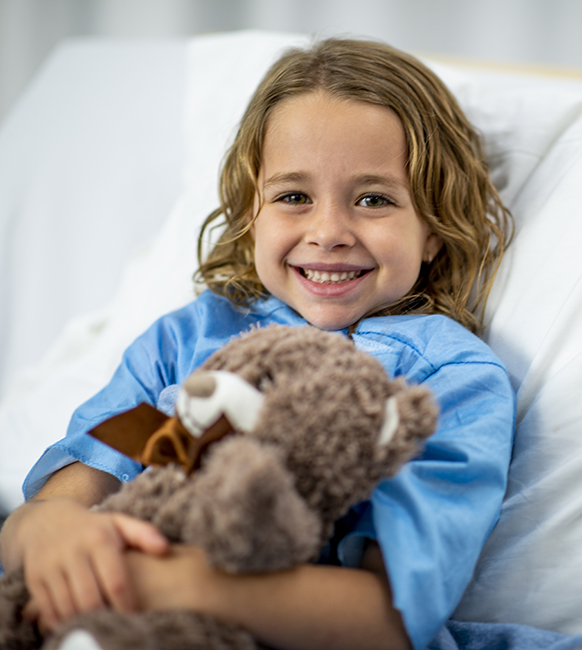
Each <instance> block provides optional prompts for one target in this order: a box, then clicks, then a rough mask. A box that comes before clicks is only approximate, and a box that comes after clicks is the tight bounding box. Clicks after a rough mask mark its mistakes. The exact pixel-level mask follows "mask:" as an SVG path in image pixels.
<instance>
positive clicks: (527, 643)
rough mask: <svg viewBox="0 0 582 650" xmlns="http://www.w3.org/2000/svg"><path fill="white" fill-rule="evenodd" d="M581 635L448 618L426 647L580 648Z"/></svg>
mask: <svg viewBox="0 0 582 650" xmlns="http://www.w3.org/2000/svg"><path fill="white" fill-rule="evenodd" d="M580 648H582V635H578V636H568V635H566V634H560V633H558V632H551V631H549V630H540V629H538V628H535V627H529V626H527V625H510V624H500V623H461V622H458V621H449V622H448V623H447V624H446V625H445V626H444V627H443V628H442V629H441V630H440V632H439V633H438V634H437V636H436V637H435V638H434V639H433V640H432V641H431V643H429V645H428V647H427V650H579V649H580Z"/></svg>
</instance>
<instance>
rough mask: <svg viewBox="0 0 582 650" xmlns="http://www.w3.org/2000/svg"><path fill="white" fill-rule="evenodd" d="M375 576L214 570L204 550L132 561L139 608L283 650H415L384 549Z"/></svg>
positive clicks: (317, 570)
mask: <svg viewBox="0 0 582 650" xmlns="http://www.w3.org/2000/svg"><path fill="white" fill-rule="evenodd" d="M364 566H366V567H367V568H368V569H369V570H363V569H346V568H341V567H332V566H320V565H302V566H299V567H297V568H295V569H292V570H289V571H282V572H278V573H272V574H262V575H238V576H233V575H227V574H225V573H222V572H219V571H216V570H214V569H212V568H211V567H210V566H209V565H208V563H207V561H206V557H205V555H204V553H203V551H201V550H200V549H198V548H195V547H187V546H176V547H174V549H173V553H172V554H171V555H170V556H168V557H165V558H153V557H151V556H150V557H148V556H145V555H143V554H140V553H129V557H128V568H129V572H130V575H131V579H132V581H133V584H134V587H135V591H136V597H137V601H138V606H139V607H140V608H143V609H168V608H176V607H177V608H189V609H192V610H194V611H197V612H201V613H207V614H212V615H214V616H216V617H218V618H222V619H225V620H228V621H231V622H234V623H237V624H239V625H241V626H242V627H243V628H245V629H246V630H248V631H249V632H250V633H251V634H252V635H253V636H255V637H256V638H258V639H260V640H261V641H262V642H263V643H266V644H268V645H270V646H273V647H276V648H280V649H281V650H316V649H324V648H325V650H344V649H345V650H353V649H354V648H366V649H370V650H373V649H375V648H378V649H392V650H409V648H410V647H411V646H410V643H409V640H408V637H407V634H406V631H405V629H404V625H403V623H402V619H401V616H400V614H399V612H397V611H396V610H395V609H394V608H393V607H392V604H391V594H390V587H389V584H388V581H387V579H386V574H385V572H384V566H383V562H382V559H381V555H380V552H379V550H378V547H377V546H376V545H375V544H374V545H372V546H371V547H370V549H369V551H368V552H367V554H366V557H365V560H364Z"/></svg>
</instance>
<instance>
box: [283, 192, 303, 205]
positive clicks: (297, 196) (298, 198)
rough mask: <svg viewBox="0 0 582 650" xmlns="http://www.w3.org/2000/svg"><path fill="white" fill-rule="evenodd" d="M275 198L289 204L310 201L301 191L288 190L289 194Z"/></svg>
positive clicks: (301, 203)
mask: <svg viewBox="0 0 582 650" xmlns="http://www.w3.org/2000/svg"><path fill="white" fill-rule="evenodd" d="M277 200H278V201H281V202H282V203H289V204H291V205H305V204H306V203H309V202H310V201H309V197H308V196H307V195H306V194H303V193H301V192H290V193H289V194H285V195H284V196H281V197H280V198H278V199H277Z"/></svg>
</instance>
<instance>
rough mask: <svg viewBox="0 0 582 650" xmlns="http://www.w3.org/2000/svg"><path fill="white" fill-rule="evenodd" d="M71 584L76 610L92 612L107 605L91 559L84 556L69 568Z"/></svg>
mask: <svg viewBox="0 0 582 650" xmlns="http://www.w3.org/2000/svg"><path fill="white" fill-rule="evenodd" d="M68 576H69V584H70V588H71V594H72V597H73V602H74V605H75V610H76V612H90V611H93V610H94V609H99V608H101V607H104V606H105V605H106V600H105V598H104V596H103V594H102V592H101V585H100V581H99V578H98V577H97V576H96V574H95V571H94V569H93V564H92V562H91V560H90V559H89V558H87V557H83V559H82V560H80V561H78V562H76V563H75V564H74V565H73V566H71V567H70V569H69V574H68Z"/></svg>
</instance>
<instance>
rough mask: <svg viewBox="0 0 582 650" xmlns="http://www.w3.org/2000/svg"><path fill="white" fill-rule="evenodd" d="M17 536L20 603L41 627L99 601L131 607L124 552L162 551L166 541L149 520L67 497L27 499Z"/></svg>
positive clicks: (165, 549) (123, 608)
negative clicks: (24, 600)
mask: <svg viewBox="0 0 582 650" xmlns="http://www.w3.org/2000/svg"><path fill="white" fill-rule="evenodd" d="M30 505H31V506H32V507H31V508H30V510H29V512H27V515H26V518H25V519H23V520H22V521H21V522H20V526H19V531H18V537H19V540H18V541H19V544H20V549H21V557H22V563H23V565H24V572H25V579H26V584H27V586H28V589H29V591H30V593H31V602H30V604H29V606H28V607H27V609H26V614H27V615H28V617H30V618H34V619H36V618H38V620H39V622H40V623H41V625H42V627H43V628H46V629H49V630H51V629H53V628H54V627H55V626H56V625H57V624H58V623H60V622H61V621H63V620H66V619H67V618H69V617H71V616H73V615H75V614H77V613H80V612H86V611H90V610H93V609H97V608H100V607H103V606H110V607H113V608H114V609H117V610H119V611H124V612H127V611H132V610H134V609H135V606H136V603H135V597H134V591H133V589H132V588H131V585H130V581H129V579H128V574H127V569H126V562H125V557H124V553H125V551H126V550H127V549H128V548H133V549H137V550H139V551H142V552H143V553H146V554H152V555H157V556H162V555H164V554H166V553H167V552H168V551H169V544H168V541H167V540H166V539H165V537H163V535H162V534H161V533H160V532H159V531H158V530H157V529H156V528H155V527H154V526H152V525H151V524H149V523H147V522H144V521H140V520H138V519H135V518H133V517H129V516H127V515H123V514H119V513H100V512H94V511H91V510H88V509H87V508H86V507H85V506H83V505H81V504H79V503H76V502H75V501H73V500H71V499H68V498H54V499H50V500H48V501H39V502H36V503H34V504H30Z"/></svg>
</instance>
